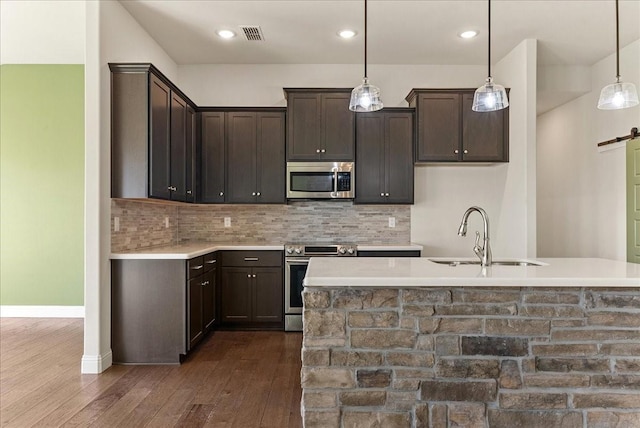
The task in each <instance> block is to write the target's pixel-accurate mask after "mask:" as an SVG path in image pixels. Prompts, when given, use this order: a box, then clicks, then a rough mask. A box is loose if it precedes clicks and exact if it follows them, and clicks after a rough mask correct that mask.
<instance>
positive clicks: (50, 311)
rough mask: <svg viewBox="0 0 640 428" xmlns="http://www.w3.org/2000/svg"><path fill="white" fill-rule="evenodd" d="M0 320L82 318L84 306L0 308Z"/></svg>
mask: <svg viewBox="0 0 640 428" xmlns="http://www.w3.org/2000/svg"><path fill="white" fill-rule="evenodd" d="M0 318H84V306H44V305H42V306H23V305H2V306H0Z"/></svg>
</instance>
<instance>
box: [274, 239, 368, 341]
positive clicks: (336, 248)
mask: <svg viewBox="0 0 640 428" xmlns="http://www.w3.org/2000/svg"><path fill="white" fill-rule="evenodd" d="M356 255H357V248H356V246H355V245H350V244H309V245H305V244H288V245H285V246H284V256H285V258H284V264H285V270H284V329H285V331H302V289H303V288H304V287H303V285H302V280H303V279H304V276H305V274H306V273H307V266H308V265H309V259H310V258H311V257H353V256H356Z"/></svg>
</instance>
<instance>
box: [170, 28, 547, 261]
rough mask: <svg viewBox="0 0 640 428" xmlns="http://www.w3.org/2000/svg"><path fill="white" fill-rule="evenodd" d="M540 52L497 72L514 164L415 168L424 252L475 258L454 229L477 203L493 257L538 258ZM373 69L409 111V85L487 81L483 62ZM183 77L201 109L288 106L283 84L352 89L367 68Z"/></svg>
mask: <svg viewBox="0 0 640 428" xmlns="http://www.w3.org/2000/svg"><path fill="white" fill-rule="evenodd" d="M535 47H536V45H535V41H527V42H523V43H522V44H521V45H519V46H518V47H517V48H516V49H514V51H513V52H512V53H510V54H509V55H508V56H507V57H505V59H503V60H502V61H500V63H499V64H498V65H497V67H496V73H494V77H495V79H496V81H497V82H499V83H503V84H505V85H508V86H511V88H512V100H513V101H512V103H513V106H512V108H511V113H510V114H511V129H510V134H511V135H510V139H511V156H510V162H509V164H506V165H499V166H421V167H417V168H416V169H415V177H416V186H415V205H414V206H413V207H412V224H411V231H412V232H411V235H412V240H413V241H414V242H417V243H420V244H422V245H424V246H425V252H424V253H425V255H434V256H435V255H469V256H473V253H472V251H471V248H472V247H473V241H472V239H473V237H468V238H466V239H463V238H459V237H458V236H457V234H456V232H457V228H458V225H459V222H460V219H461V218H462V214H463V213H464V211H465V209H466V208H468V207H469V206H471V205H474V204H476V205H480V206H482V207H483V208H485V209H486V210H487V212H488V214H489V217H490V220H491V225H492V232H491V236H492V248H493V249H494V254H495V255H498V256H511V257H522V256H527V255H534V253H535V243H534V244H533V247H532V249H531V248H528V245H529V242H530V239H531V233H530V232H531V231H533V232H532V233H533V237H534V238H535V215H533V216H531V213H529V212H527V204H531V206H530V208H532V209H533V210H534V214H535V196H534V198H533V199H531V197H530V195H531V194H532V193H531V191H530V189H528V187H527V186H528V184H530V182H527V177H528V175H527V174H528V173H529V174H530V170H527V165H528V159H527V156H530V155H531V153H532V151H531V150H528V148H529V147H531V145H532V144H534V142H535V82H536V80H535V58H536V51H535ZM368 71H369V73H368V74H369V79H370V81H371V82H372V83H373V84H375V85H377V86H379V87H380V89H381V91H382V99H383V102H384V103H385V106H387V107H398V106H404V107H406V106H407V103H406V101H405V100H404V98H405V96H406V95H407V94H408V93H409V91H410V90H411V89H412V88H438V87H440V88H447V87H449V88H455V87H467V88H473V87H477V86H480V85H481V84H482V83H483V82H484V79H485V77H486V66H482V65H481V66H446V65H444V66H429V65H424V66H421V65H380V64H370V65H369V67H368ZM178 75H179V80H178V82H177V84H178V86H180V88H181V89H182V90H183V91H184V92H185V93H186V94H187V95H189V96H190V97H191V98H192V99H193V101H194V102H195V103H196V104H198V105H202V106H204V105H208V106H284V105H286V104H285V99H284V93H283V91H282V88H283V87H353V86H355V85H358V84H360V82H361V76H362V66H361V65H343V64H329V65H327V64H315V65H314V64H297V65H286V64H283V65H180V66H179V67H178ZM531 79H533V80H531ZM527 85H528V86H527ZM531 93H533V97H532V96H531ZM532 120H533V125H532V124H531V121H532ZM532 127H533V131H532V130H531V128H532ZM533 155H534V157H535V151H533ZM534 173H535V170H534ZM533 183H534V187H535V180H533ZM534 195H535V194H534ZM470 227H471V228H472V229H471V230H470V231H471V234H470V235H473V230H474V229H473V228H474V227H475V228H477V229H479V230H482V229H481V222H480V218H479V217H478V218H475V217H472V218H471V221H470ZM514 238H517V239H514Z"/></svg>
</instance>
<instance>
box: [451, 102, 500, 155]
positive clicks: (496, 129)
mask: <svg viewBox="0 0 640 428" xmlns="http://www.w3.org/2000/svg"><path fill="white" fill-rule="evenodd" d="M462 97H463V98H462V142H463V143H462V149H463V156H462V159H463V160H465V161H471V162H507V161H508V160H509V147H508V141H509V129H508V124H509V109H508V108H506V109H503V110H498V111H491V112H486V113H478V112H476V111H473V110H471V106H472V105H473V94H472V93H468V94H463V95H462Z"/></svg>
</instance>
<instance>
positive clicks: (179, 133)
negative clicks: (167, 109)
mask: <svg viewBox="0 0 640 428" xmlns="http://www.w3.org/2000/svg"><path fill="white" fill-rule="evenodd" d="M170 164H171V179H170V182H171V186H172V188H173V190H172V191H171V199H173V200H176V201H182V202H186V200H187V103H186V101H185V100H183V99H182V98H181V97H180V96H179V95H177V94H176V93H174V92H172V93H171V160H170Z"/></svg>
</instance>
